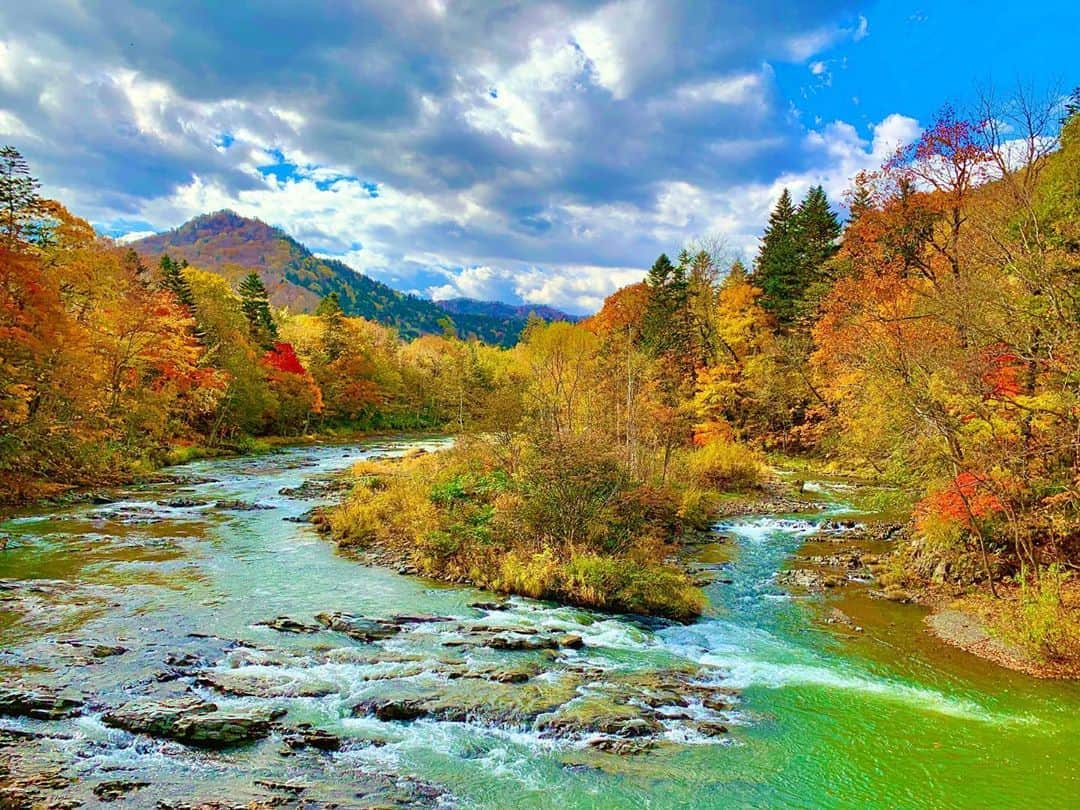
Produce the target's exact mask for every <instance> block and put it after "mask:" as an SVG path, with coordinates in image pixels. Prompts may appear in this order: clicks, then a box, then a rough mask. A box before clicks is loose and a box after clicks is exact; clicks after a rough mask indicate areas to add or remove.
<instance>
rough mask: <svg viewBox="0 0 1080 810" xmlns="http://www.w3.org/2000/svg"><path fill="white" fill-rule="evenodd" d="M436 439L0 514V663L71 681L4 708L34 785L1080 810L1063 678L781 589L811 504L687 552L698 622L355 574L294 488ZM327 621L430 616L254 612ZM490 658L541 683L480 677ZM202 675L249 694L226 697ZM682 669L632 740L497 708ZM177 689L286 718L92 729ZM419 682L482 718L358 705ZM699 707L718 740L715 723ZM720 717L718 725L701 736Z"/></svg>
mask: <svg viewBox="0 0 1080 810" xmlns="http://www.w3.org/2000/svg"><path fill="white" fill-rule="evenodd" d="M434 444H437V442H435V443H433V442H430V441H419V440H404V439H403V440H372V441H369V442H365V443H360V444H356V445H347V446H341V445H332V446H331V445H327V446H306V447H296V448H290V449H286V450H283V451H280V452H277V453H274V454H271V455H263V456H258V457H243V458H235V459H228V460H211V461H201V462H196V463H192V464H188V465H185V466H183V467H178V468H173V469H171V470H170V471H169V472H170V473H172V474H174V476H175V481H173V482H170V483H164V484H156V485H153V486H149V487H145V488H143V489H139V490H132V491H131V492H129V493H126V494H125V496H124V499H123V500H121V501H119V502H115V503H108V504H99V505H89V504H87V505H80V506H76V507H71V508H65V509H59V510H55V509H54V510H36V511H33V512H26V513H22V514H19V515H17V516H15V517H13V518H12V519H10V520H8V521H7V522H6V523H4V524H2V525H0V535H7V536H8V538H9V539H8V547H7V549H6V550H5V551H2V552H0V585H2V590H0V600H2V601H0V641H2V653H0V669H2V673H0V675H2V677H3V679H4V680H5V681H6V682H8V683H16V682H18V683H27V682H29V683H37V684H41V683H45V684H54V685H65V686H70V687H71V688H72V689H74V690H77V691H78V692H80V693H81V694H82V695H84V696H86V704H85V710H84V711H82V712H81V713H78V714H76V715H75V716H73V717H69V718H64V719H58V720H36V719H30V718H27V717H0V729H5V730H7V731H8V732H10V733H11V734H15V735H18V736H17V739H18V740H20V742H19V744H18V745H17V747H16V748H11V747H10V746H11V743H10V740H9V749H8V750H9V752H10V751H15V752H16V753H15V754H14V755H13V756H16V757H17V758H18V763H17V764H18V768H17V769H16V770H19V769H21V772H22V773H27V772H31V773H32V772H34V771H36V770H42V771H46V770H49V769H52V770H51V771H50V772H52V773H56V774H59V776H60V777H61V779H60V781H58V782H57V783H56V784H55V785H54V786H53V787H52V788H49V787H48V786H47V785H46V786H45V787H40V786H39V787H40V789H41V790H43V791H45V793H43V794H42V795H47V796H52V797H56V796H63V797H72V798H74V799H77V800H80V801H83V802H85V803H86V806H96V805H97V804H98V803H99V799H98V798H97V797H96V796H95V794H94V792H93V791H94V788H95V787H97V786H98V785H99V784H100V783H102V782H103V781H125V780H126V781H128V782H131V783H133V785H129V786H128V787H127V788H126V790H127V791H128V792H126V793H124V795H123V799H122V800H121V801H120V802H119V803H118V804H120V805H123V806H133V807H143V806H146V807H153V806H155V804H156V803H157V802H159V801H161V802H167V803H169V802H171V803H172V804H173V805H175V806H184V804H183V803H184V802H189V803H192V802H196V801H197V800H204V799H205V800H211V799H216V800H224V801H226V802H229V803H231V804H237V805H242V804H244V803H246V802H250V801H256V800H266V799H267V798H268V797H272V796H276V797H277V798H278V800H280V801H284V802H291V803H293V804H291V805H287V806H304V807H318V806H343V807H354V806H387V805H390V806H393V805H396V804H397V805H407V806H408V805H411V806H429V805H439V806H451V807H479V808H510V807H524V808H529V807H535V808H550V807H558V808H561V809H562V810H571V808H608V807H611V808H617V807H658V808H659V807H700V808H714V807H723V808H727V807H782V806H784V807H882V808H885V807H890V808H891V807H911V808H920V807H927V808H930V807H972V808H975V807H988V806H994V807H1030V806H1039V807H1043V808H1052V807H1068V806H1072V807H1076V806H1077V801H1078V798H1077V797H1080V771H1078V770H1077V768H1076V762H1075V754H1076V751H1077V746H1078V745H1080V690H1078V688H1077V686H1076V685H1075V684H1063V683H1054V682H1040V681H1037V680H1033V679H1030V678H1028V677H1026V676H1022V675H1018V674H1015V673H1011V672H1008V671H1005V670H1001V669H998V668H996V667H994V666H993V665H991V664H987V663H985V662H982V661H980V660H978V659H975V658H973V657H971V656H969V655H967V654H966V653H962V652H959V651H956V650H952V649H950V648H946V647H944V646H942V645H941V644H939V643H938V642H936V641H934V640H932V639H930V638H929V637H928V636H927V634H926V633H925V632H924V631H923V629H922V624H921V617H922V612H921V609H920V608H918V607H915V606H909V605H896V604H893V603H888V602H882V601H877V600H871V599H869V598H867V597H866V595H865V593H863V592H860V591H859V590H858V589H857V588H856V589H849V590H847V591H845V594H844V595H843V596H839V597H836V596H833V597H830V600H831V601H830V602H829V603H828V604H829V605H834V604H838V605H840V606H842V607H843V609H844V611H845V612H846V613H847V614H848V615H849V616H851V617H853V618H854V619H855V621H857V622H858V624H860V625H861V626H862V630H861V631H860V632H851V631H845V630H844V628H842V627H837V626H831V625H826V624H824V623H823V622H822V621H821V620H820V619H821V616H822V615H823V610H824V609H825V607H826V604H825V603H824V602H823V597H821V596H816V597H809V598H798V597H793V596H791V595H789V594H787V593H785V591H784V590H783V589H782V588H780V587H778V586H777V585H776V584H775V583H774V581H773V577H774V575H775V574H776V572H777V571H778V570H780V569H782V568H783V567H784V566H785V564H786V563H787V561H788V560H789V559H790V557H791V555H792V554H793V553H795V552H796V551H797V550H799V549H800V547H802V546H803V545H804V543H805V542H806V541H807V538H808V536H809V535H811V534H812V533H813V532H814V529H815V521H819V520H821V519H823V516H822V515H817V516H803V517H800V516H781V515H767V516H760V517H751V518H742V519H735V520H732V521H729V522H727V523H724V524H721V525H719V526H718V527H717V533H718V538H717V543H715V544H708V545H705V546H702V547H701V548H700V549H699V550H698V552H697V558H698V559H697V564H698V565H699V566H700V567H701V568H702V569H703V570H705V571H712V572H713V573H714V574H717V573H718V574H719V575H718V576H716V577H714V578H715V580H716V581H715V582H714V584H711V585H709V586H708V587H707V588H706V592H707V594H708V596H709V599H710V602H711V607H710V610H709V612H708V615H707V616H706V617H705V618H703V619H701V620H700V621H698V622H696V623H694V624H691V625H688V626H681V625H671V624H666V623H661V622H656V623H650V622H647V621H642V620H632V619H626V618H620V617H612V616H605V615H599V614H593V613H589V612H587V611H581V610H576V609H571V608H564V607H558V606H554V605H549V604H541V603H537V602H532V601H530V600H526V599H517V598H515V599H511V600H509V601H508V602H506V603H504V604H496V605H489V606H486V607H484V608H475V607H470V603H474V602H476V601H477V600H482V601H492V600H493V599H494V597H493V596H492V595H491V594H487V593H484V592H481V591H477V590H471V589H468V588H460V587H448V586H445V585H438V584H434V583H431V582H428V581H425V580H421V579H418V578H414V577H409V576H404V575H401V574H398V573H397V572H395V571H390V570H386V569H381V568H373V567H367V566H363V565H360V564H359V563H357V562H355V561H352V560H349V559H346V558H343V557H341V556H340V555H338V554H337V553H336V552H335V549H334V548H333V546H332V545H331V544H330V543H328V542H326V541H325V540H323V539H321V538H320V537H319V536H318V535H317V534H316V533H315V532H314V530H313V529H312V527H311V526H310V525H309V524H307V523H305V522H302V516H303V514H304V513H305V512H306V511H307V510H309V509H311V508H312V507H313V506H315V505H318V504H320V503H324V502H325V498H326V497H328V496H326V495H325V494H319V492H318V491H315V492H313V493H312V492H305V490H300V491H296V490H295V488H296V487H300V486H301V485H303V484H304V483H305V481H311V480H315V481H319V480H326V479H331V478H333V476H335V475H338V474H340V473H341V472H342V471H344V470H345V469H347V468H348V467H349V466H350V465H351V464H353V463H354V462H356V461H357V460H359V459H361V458H365V457H370V456H372V455H377V454H378V455H383V454H396V453H401V452H405V451H407V450H408V449H410V448H412V447H415V446H428V447H433V446H434ZM825 488H826V489H828V486H827V485H826V486H825ZM283 491H284V494H283ZM222 502H224V503H222ZM230 502H232V503H230ZM252 506H257V507H259V508H244V507H252ZM841 509H842V506H841V505H838V506H837V507H836V508H835V509H834V510H832V511H830V512H829V513H828V514H829V515H830V516H831V515H835V514H836V513H838V512H839V511H840V510H841ZM837 600H839V601H837ZM324 611H342V612H347V613H350V614H353V615H355V616H360V617H364V616H367V617H387V616H392V615H395V614H430V615H431V616H432V617H441V621H427V622H420V621H416V622H415V623H411V624H406V625H405V626H404V629H402V630H401V632H398V633H396V634H394V635H392V636H390V637H388V638H386V639H384V640H378V641H374V642H362V641H358V640H355V639H352V638H348V637H346V636H343V635H342V634H341V633H337V632H333V631H330V630H319V631H317V632H301V633H290V632H280V631H279V630H275V629H272V628H270V627H267V626H263V625H259V624H258V622H260V621H263V620H267V619H272V618H274V617H277V616H288V617H291V618H294V619H296V620H297V621H299V622H312V621H313V619H312V617H313V616H314V615H315V614H317V613H320V612H324ZM474 625H483V626H484V627H486V628H491V627H494V628H495V629H498V628H499V627H500V626H505V627H514V628H522V627H525V628H536V629H537V630H538V631H543V632H554V631H557V632H559V633H570V634H575V635H578V636H580V638H581V640H582V642H583V645H582V646H580V648H567V649H557V650H541V651H531V652H517V651H493V650H489V649H486V648H479V647H475V646H474V647H470V646H468V644H467V643H464V642H462V639H465V640H466V641H467V640H468V638H469V636H468V633H469V632H470V629H475V627H473V626H474ZM463 634H464V635H463ZM574 646H575V647H576V645H574ZM95 647H97V649H95ZM484 667H486V668H487V669H484ZM499 667H502V668H503V669H505V668H511V669H513V668H514V667H517V668H518V669H520V670H522V671H524V672H525V673H526V675H527V677H528V680H527V681H526V682H524V683H499V682H495V681H493V680H485V679H484V678H483V677H474V675H475V672H476V671H478V670H479V671H480V672H481V673H484V672H488V673H490V672H491V671H494V670H493V668H495V669H497V668H499ZM463 673H464V676H462V674H463ZM207 675H209V676H210V680H209V681H208V680H207V679H206V677H201V676H207ZM522 677H526V676H522ZM213 678H218V681H217V682H216V683H217V684H218V685H220V684H221V683H223V682H224V683H232V684H233V685H235V684H236V683H241V684H244V683H248V684H254V685H256V686H258V687H259V688H261V689H263V692H264V694H256V692H258V690H257V689H254V688H253V689H251V690H250V692H251V694H248V695H246V696H237V695H236V694H227V693H225V692H223V691H222V690H221V689H220V688H217V687H216V686H215V685H214V684H215V682H214V681H213ZM229 679H231V681H230V680H229ZM680 683H682V684H687V686H686V687H685V688H686V689H687V690H688V691H687V694H686V697H685V699H681V700H674V699H671V700H668V699H667V698H663V699H660V698H657V699H654V700H653V702H652V704H651V705H653V706H654V708H655V707H657V706H660V708H657V709H656V710H655V712H654V713H653V715H651V716H653V717H659V718H660V719H659V722H658V723H654V725H656V727H657V729H658V732H657V733H656V734H655V735H653V736H654V738H655V739H653V740H652V741H651V742H650V744H649V745H648V746H643V749H645V750H641V751H640V752H637V753H627V752H626V751H622V752H615V753H612V752H610V751H604V750H597V749H596V748H595V747H594V746H592V745H590V739H592V737H593V736H595V735H590V734H589V733H585V734H577V735H574V734H567V735H559V734H551V733H544V732H543V731H541V730H539V726H537V725H536V724H534V723H527V722H519V721H515V720H514V719H513V718H514V714H513V712H512V711H508V710H507V711H504V709H506V708H507V707H511V708H515V709H517V708H521V706H522V704H527V705H534V704H536V705H539V704H542V703H544V702H545V701H547V702H553V703H558V702H563V703H568V704H573V705H578V704H580V703H582V702H583V701H586V702H587V701H588V700H590V699H593V698H596V696H600V698H597V699H608V698H611V695H612V694H615V695H616V697H615V698H614V702H615V703H616V704H618V703H619V698H618V695H622V696H623V699H622V702H623V703H627V700H626V699H625V698H626V696H627V695H629V696H630V697H629V704H634V705H636V704H637V703H638V702H640V700H641V699H644V698H642V697H641V696H642V695H645V694H646V693H648V694H651V695H655V690H657V689H659V690H661V691H662V690H668V691H671V690H672V689H675V690H676V691H677V690H678V689H679V688H680V687H679V684H680ZM672 684H674V686H673V685H672ZM612 690H614V692H612ZM634 690H638V691H634ZM642 690H644V691H642ZM649 690H654V691H652V692H650V691H649ZM709 690H714V691H713V692H710V691H709ZM234 691H241V692H242V691H244V690H243V689H239V690H234ZM177 694H195V695H198V696H200V697H203V698H205V699H207V700H212V701H213V702H214V703H215V704H218V705H219V706H226V707H228V706H237V707H240V708H243V707H252V706H266V705H270V706H273V707H274V708H276V709H281V710H285V711H286V712H287V714H286V715H285V716H284V718H282V719H281V720H279V721H278V724H279V725H278V726H275V730H274V731H273V732H272V733H271V734H270V736H269V737H267V738H265V739H263V740H261V741H257V742H252V743H249V744H246V745H241V746H237V747H234V748H229V749H226V750H224V751H214V750H203V749H199V748H193V747H189V746H187V745H184V744H181V743H179V742H175V741H169V740H162V739H156V738H152V737H148V736H145V735H140V734H132V733H129V732H128V731H125V730H122V729H119V728H115V727H111V726H109V725H106V724H105V723H104V722H103V721H102V717H103V715H104V714H105V713H106V712H107V711H108V710H109V709H110V708H111V707H115V706H118V705H122V704H124V703H125V702H128V701H130V700H132V699H134V698H137V697H141V696H151V697H155V698H156V697H168V696H176V695H177ZM417 694H422V695H425V696H428V697H430V696H431V695H433V694H434V695H438V696H439V698H440V699H441V700H443V701H444V702H453V701H455V700H459V701H461V702H462V703H464V704H466V705H468V706H470V707H472V708H471V709H470V712H469V713H468V716H462V717H456V718H451V717H448V716H447V715H445V714H444V715H442V716H427V717H420V718H418V719H415V720H412V721H411V722H401V721H387V722H384V721H381V720H379V719H377V718H376V717H372V716H367V715H364V714H363V713H358V716H353V715H354V713H355V712H354V711H353V707H354V706H356V705H357V704H359V703H362V702H363V701H365V700H366V699H370V698H372V696H375V697H380V696H381V697H383V698H385V697H386V696H388V695H389V696H395V695H417ZM710 694H714V695H720V696H725V700H724V701H719V700H716V699H713V700H711V702H710V700H709V699H708V695H710ZM605 696H606V697H605ZM703 696H705V697H703ZM665 700H666V701H667V703H668V704H670V705H666V704H665V705H663V706H661V704H664V703H665ZM708 706H711V708H707V707H708ZM494 718H501V721H499V720H497V719H494ZM508 718H509V719H508ZM650 722H652V721H650ZM302 723H308V724H310V728H311V729H322V730H325V731H326V732H328V733H329V734H332V735H334V737H336V738H340V739H341V741H342V744H341V746H340V750H338V751H332V752H326V751H321V750H313V749H311V748H305V747H300V748H298V749H291V748H290V747H289V746H288V745H285V744H284V743H283V738H284V737H285V736H287V734H288V733H289V732H288V729H290V728H293V729H295V728H297V727H300V724H302ZM709 724H711V727H712V729H713V733H703V729H706V728H707V727H708V726H709ZM720 724H722V725H723V727H724V729H726V731H725V732H723V733H716V732H717V727H718V726H719V725H720ZM9 765H10V763H9ZM260 780H261V781H260ZM2 782H3V779H2V771H0V784H2ZM35 789H38V788H35ZM49 790H52V791H53V792H52V793H49V792H48V791H49ZM110 806H117V804H113V805H110Z"/></svg>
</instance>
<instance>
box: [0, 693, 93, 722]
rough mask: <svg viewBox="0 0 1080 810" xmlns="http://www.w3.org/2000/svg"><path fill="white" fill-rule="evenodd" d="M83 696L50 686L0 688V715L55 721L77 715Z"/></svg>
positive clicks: (80, 708) (81, 705)
mask: <svg viewBox="0 0 1080 810" xmlns="http://www.w3.org/2000/svg"><path fill="white" fill-rule="evenodd" d="M82 707H83V696H82V695H81V694H80V693H78V692H76V691H74V690H72V689H58V688H55V687H50V686H27V687H23V686H0V715H7V716H9V717H33V718H35V719H37V720H57V719H59V718H61V717H71V716H72V715H75V714H78V713H79V712H80V711H81V710H82Z"/></svg>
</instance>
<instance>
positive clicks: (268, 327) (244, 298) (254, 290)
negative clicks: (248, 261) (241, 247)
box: [239, 273, 277, 349]
mask: <svg viewBox="0 0 1080 810" xmlns="http://www.w3.org/2000/svg"><path fill="white" fill-rule="evenodd" d="M239 292H240V305H241V307H242V308H243V310H244V315H245V316H247V320H248V328H249V329H250V330H251V336H252V337H253V338H254V339H255V340H256V341H257V342H258V343H259V345H260V346H262V347H264V348H267V349H268V348H270V347H271V346H272V345H273V343H274V340H275V339H276V338H277V326H276V325H275V324H274V318H273V316H272V315H271V314H270V297H269V295H267V292H266V287H264V286H263V283H262V281H261V280H260V279H259V277H258V276H257V275H256V274H255V273H248V274H247V275H246V276H244V279H243V281H241V282H240V287H239Z"/></svg>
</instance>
